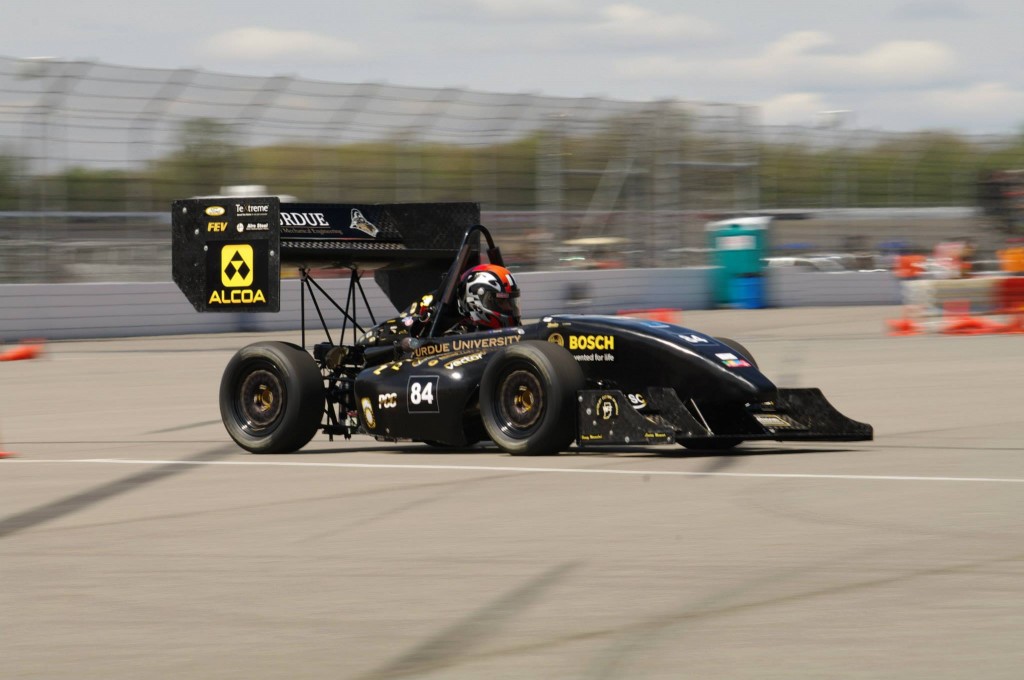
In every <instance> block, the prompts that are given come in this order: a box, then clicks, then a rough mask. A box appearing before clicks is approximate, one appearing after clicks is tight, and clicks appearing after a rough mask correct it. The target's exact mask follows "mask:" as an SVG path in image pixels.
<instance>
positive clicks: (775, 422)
mask: <svg viewBox="0 0 1024 680" xmlns="http://www.w3.org/2000/svg"><path fill="white" fill-rule="evenodd" d="M754 419H755V420H757V422H758V423H760V424H761V425H762V426H763V427H793V424H792V423H790V422H789V421H788V420H786V419H785V418H783V417H782V416H780V415H776V414H774V413H755V414H754Z"/></svg>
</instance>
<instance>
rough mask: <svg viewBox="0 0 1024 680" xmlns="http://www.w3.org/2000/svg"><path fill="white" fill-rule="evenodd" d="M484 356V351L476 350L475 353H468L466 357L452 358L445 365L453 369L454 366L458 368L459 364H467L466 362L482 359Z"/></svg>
mask: <svg viewBox="0 0 1024 680" xmlns="http://www.w3.org/2000/svg"><path fill="white" fill-rule="evenodd" d="M483 358H484V353H483V352H476V353H475V354H467V355H466V356H464V357H459V358H458V359H452V360H451V361H449V362H447V363H446V364H445V365H444V367H445V368H447V369H449V370H451V369H453V368H458V367H459V366H465V365H466V364H471V363H473V362H474V361H480V360H481V359H483Z"/></svg>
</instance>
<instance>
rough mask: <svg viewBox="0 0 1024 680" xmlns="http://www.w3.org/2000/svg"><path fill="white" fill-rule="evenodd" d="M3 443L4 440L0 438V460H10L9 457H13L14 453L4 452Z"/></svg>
mask: <svg viewBox="0 0 1024 680" xmlns="http://www.w3.org/2000/svg"><path fill="white" fill-rule="evenodd" d="M3 441H4V438H3V437H0V458H10V457H11V456H13V455H14V453H13V452H11V451H4V444H3Z"/></svg>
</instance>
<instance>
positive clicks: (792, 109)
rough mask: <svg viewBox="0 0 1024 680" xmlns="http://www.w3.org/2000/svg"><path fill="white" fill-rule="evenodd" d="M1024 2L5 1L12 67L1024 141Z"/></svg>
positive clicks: (2, 39)
mask: <svg viewBox="0 0 1024 680" xmlns="http://www.w3.org/2000/svg"><path fill="white" fill-rule="evenodd" d="M1022 33H1024V0H969V1H967V0H842V1H838V0H831V1H830V0H819V1H818V2H811V1H809V0H771V1H764V2H755V1H754V0H732V1H731V2H730V1H729V0H717V1H708V0H622V1H619V0H608V1H604V0H429V1H424V2H411V1H408V0H406V1H400V0H361V1H359V2H351V1H349V0H334V1H332V2H323V1H320V0H249V2H234V1H220V2H218V1H217V0H202V1H200V0H162V1H161V2H152V1H150V0H4V2H3V4H2V6H0V56H5V57H17V58H30V57H53V58H58V59H69V60H92V61H98V62H102V63H106V64H111V65H119V66H141V67H152V68H168V69H174V68H195V69H201V70H204V71H210V72H214V73H225V74H233V75H256V76H274V75H291V76H296V77H301V78H309V79H314V80H323V81H329V82H343V83H362V82H379V83H389V84H393V85H408V86H415V87H438V88H441V87H455V88H466V89H470V90H477V91H482V92H501V93H535V94H545V95H553V96H569V97H576V96H603V97H609V98H613V99H623V100H631V101H649V100H660V99H675V100H681V101H699V102H721V103H730V104H747V105H753V106H756V107H758V108H757V110H758V112H759V121H760V122H761V123H763V124H766V125H789V124H795V125H819V126H825V125H831V126H846V127H850V128H858V129H860V128H864V129H879V130H892V131H902V130H922V129H943V130H951V131H955V132H964V133H971V134H986V133H994V134H1007V133H1014V134H1015V133H1019V132H1021V131H1024V39H1022V38H1021V34H1022Z"/></svg>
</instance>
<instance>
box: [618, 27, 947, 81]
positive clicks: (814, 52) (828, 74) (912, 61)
mask: <svg viewBox="0 0 1024 680" xmlns="http://www.w3.org/2000/svg"><path fill="white" fill-rule="evenodd" d="M958 67H959V66H958V59H957V57H956V55H955V54H954V53H953V51H952V50H950V49H949V48H948V47H946V46H945V45H943V44H941V43H938V42H934V41H923V40H916V41H915V40H896V41H889V42H884V43H881V44H879V45H876V46H874V47H871V48H870V49H868V50H865V51H862V52H852V53H851V52H847V53H844V52H841V51H839V50H837V49H835V43H834V41H833V39H832V38H831V36H829V35H828V34H827V33H823V32H820V31H798V32H794V33H789V34H787V35H785V36H783V37H782V38H780V39H779V40H777V41H775V42H774V43H772V44H770V45H768V46H767V47H765V48H764V49H763V50H762V51H761V53H760V54H758V55H756V56H753V57H741V58H733V59H723V60H721V61H717V62H710V61H706V60H684V59H678V58H675V57H668V56H654V57H640V58H632V59H625V60H622V61H620V62H618V64H617V66H616V73H617V74H618V75H619V76H622V77H625V78H678V79H694V80H695V81H717V82H719V83H733V84H736V85H743V84H747V85H755V86H762V87H763V86H771V87H775V88H785V89H787V90H788V89H798V90H801V91H804V90H811V89H828V90H841V89H864V88H868V89H870V88H878V87H886V88H887V87H894V86H900V87H910V88H921V87H927V86H932V85H936V84H939V83H942V82H948V80H949V79H950V78H951V75H952V74H953V73H955V72H956V71H957V69H958Z"/></svg>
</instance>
